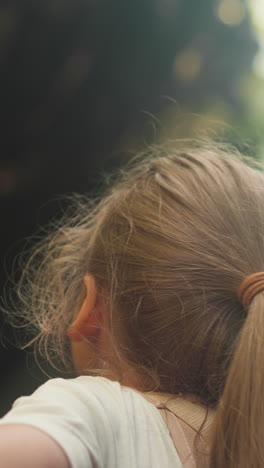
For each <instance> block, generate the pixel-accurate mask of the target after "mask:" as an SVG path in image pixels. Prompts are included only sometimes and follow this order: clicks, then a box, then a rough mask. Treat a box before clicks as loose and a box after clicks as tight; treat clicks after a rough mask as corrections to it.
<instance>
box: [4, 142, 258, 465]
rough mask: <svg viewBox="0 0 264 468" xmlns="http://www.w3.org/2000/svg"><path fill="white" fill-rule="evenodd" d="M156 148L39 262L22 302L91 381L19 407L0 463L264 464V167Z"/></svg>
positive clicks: (50, 241) (42, 339) (51, 343)
mask: <svg viewBox="0 0 264 468" xmlns="http://www.w3.org/2000/svg"><path fill="white" fill-rule="evenodd" d="M150 153H151V152H150ZM152 153H153V154H149V155H145V156H144V157H142V158H138V160H134V161H133V164H132V165H131V167H130V169H128V170H126V171H122V173H121V175H120V179H119V180H118V181H117V182H115V184H114V185H113V187H112V188H111V189H110V190H108V192H107V193H106V194H105V196H104V197H103V198H102V199H101V201H97V202H96V203H95V204H94V205H93V206H92V205H91V202H87V201H86V200H85V199H83V198H81V197H76V202H77V205H78V206H77V207H76V206H75V209H74V210H75V213H74V216H73V217H72V216H71V217H70V219H69V221H67V222H66V220H65V219H63V220H62V222H61V224H60V225H59V226H56V227H55V229H54V232H53V233H52V234H50V235H49V236H48V237H47V239H46V240H45V242H44V244H43V243H42V244H40V245H37V247H36V248H35V251H34V253H33V255H32V257H31V259H30V260H29V262H28V264H27V266H26V269H25V271H24V273H23V275H22V278H21V281H20V284H19V285H18V295H19V297H20V299H21V301H22V306H23V313H24V315H27V319H28V321H29V322H30V323H31V324H34V325H35V327H37V329H38V334H37V338H38V341H39V344H40V347H41V349H42V350H43V349H44V350H45V351H46V353H47V354H48V355H49V356H51V355H54V353H56V356H60V357H61V358H62V359H63V360H64V362H65V361H66V356H67V348H68V344H69V343H70V345H71V356H72V361H73V364H74V367H75V369H76V370H77V372H78V374H79V375H80V376H79V377H77V378H75V379H68V380H66V379H51V380H49V381H48V382H47V383H45V384H44V385H43V386H41V387H40V388H39V389H38V390H37V391H36V392H35V393H34V394H33V395H32V396H30V397H23V398H20V399H18V400H17V401H16V402H15V404H14V406H13V408H12V410H11V411H10V412H9V413H8V414H7V415H6V416H5V417H4V418H3V419H2V421H1V425H0V466H1V467H8V468H13V467H14V468H15V467H20V468H23V467H27V468H30V467H34V468H35V467H38V468H48V467H49V468H53V467H54V468H55V467H56V468H69V467H73V468H89V467H109V468H119V467H120V468H121V467H122V468H124V467H125V468H150V467H151V468H158V467H159V468H160V467H162V468H163V467H164V468H165V467H167V468H172V467H173V468H179V467H182V466H184V467H189V468H191V467H196V466H197V467H198V466H200V467H210V468H235V467H236V468H249V467H252V468H253V467H254V468H260V467H261V468H263V466H264V448H263V447H264V445H263V441H262V437H263V431H264V404H263V390H264V372H263V369H262V364H263V362H264V343H263V340H264V293H263V290H264V272H263V271H264V231H263V229H264V209H263V206H264V192H263V186H264V185H263V184H264V175H263V173H262V172H261V171H260V170H258V168H257V167H253V166H252V164H251V166H252V167H250V165H249V162H248V161H247V160H246V159H245V158H242V157H241V156H239V155H235V154H232V153H231V152H230V151H229V152H226V151H224V150H223V149H216V148H215V147H214V146H212V145H207V146H206V145H205V146H203V147H201V148H199V147H193V148H191V149H188V150H186V149H185V150H184V151H180V150H178V151H175V150H173V151H170V152H167V151H166V150H165V149H161V150H159V154H158V150H155V151H153V152H152Z"/></svg>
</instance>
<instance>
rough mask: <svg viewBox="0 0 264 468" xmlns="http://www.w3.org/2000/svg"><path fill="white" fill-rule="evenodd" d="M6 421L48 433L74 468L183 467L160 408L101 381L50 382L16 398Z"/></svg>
mask: <svg viewBox="0 0 264 468" xmlns="http://www.w3.org/2000/svg"><path fill="white" fill-rule="evenodd" d="M5 423H24V424H28V425H31V426H34V427H36V428H39V429H40V430H42V431H44V432H45V433H47V434H49V435H50V436H51V437H52V438H53V439H54V440H56V441H57V442H58V443H59V445H60V446H61V447H62V449H63V450H64V452H65V453H66V455H67V456H68V459H69V461H70V464H71V467H72V468H90V467H92V468H101V467H104V468H106V467H109V468H160V467H162V468H182V463H181V461H180V458H179V456H178V454H177V451H176V449H175V446H174V444H173V441H172V439H171V436H170V433H169V430H168V428H167V426H166V424H165V422H164V420H163V418H162V416H161V414H160V412H159V410H158V409H157V408H155V406H154V405H152V404H151V403H150V402H148V401H147V400H146V399H145V398H144V397H143V396H141V395H140V394H139V393H137V392H136V391H133V390H132V389H130V388H127V387H122V386H121V385H120V384H119V383H118V382H113V381H111V380H108V379H105V378H103V377H88V376H82V377H77V378H75V379H70V380H64V379H51V380H49V381H48V382H46V383H45V384H44V385H42V386H41V387H39V388H38V390H36V391H35V392H34V393H33V394H32V395H31V396H29V397H21V398H19V399H18V400H16V401H15V403H14V404H13V407H12V409H11V411H9V412H8V413H7V414H6V415H5V416H4V417H3V418H2V419H1V420H0V424H5Z"/></svg>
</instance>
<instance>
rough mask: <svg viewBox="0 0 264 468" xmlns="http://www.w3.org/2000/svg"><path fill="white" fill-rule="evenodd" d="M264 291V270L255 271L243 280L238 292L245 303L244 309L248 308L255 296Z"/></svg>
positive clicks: (239, 298) (240, 300) (240, 299)
mask: <svg viewBox="0 0 264 468" xmlns="http://www.w3.org/2000/svg"><path fill="white" fill-rule="evenodd" d="M261 291H264V272H263V271H260V272H259V273H253V274H252V275H249V276H247V277H246V278H245V279H244V281H242V283H241V285H240V287H239V289H238V292H237V296H238V300H239V302H240V303H241V304H242V305H243V307H244V309H248V308H249V306H250V303H251V301H252V299H254V297H255V296H256V295H257V294H258V293H260V292H261Z"/></svg>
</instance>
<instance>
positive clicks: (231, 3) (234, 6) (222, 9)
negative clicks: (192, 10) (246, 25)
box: [216, 0, 246, 26]
mask: <svg viewBox="0 0 264 468" xmlns="http://www.w3.org/2000/svg"><path fill="white" fill-rule="evenodd" d="M216 13H217V16H218V18H219V19H220V21H222V23H224V24H226V25H229V26H237V25H238V24H240V23H241V22H242V21H243V19H244V18H245V14H246V11H245V7H244V5H243V4H242V3H241V2H240V1H239V0H221V1H220V2H219V4H218V7H217V11H216Z"/></svg>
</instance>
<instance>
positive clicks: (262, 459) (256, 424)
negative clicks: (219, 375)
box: [209, 292, 264, 468]
mask: <svg viewBox="0 0 264 468" xmlns="http://www.w3.org/2000/svg"><path fill="white" fill-rule="evenodd" d="M263 367H264V292H261V293H259V294H258V295H257V296H255V298H254V299H253V300H252V302H251V304H250V306H249V309H248V315H247V318H246V321H245V324H244V325H243V327H242V331H241V333H240V336H239V337H238V343H237V347H236V351H235V354H234V357H233V360H232V363H231V366H230V370H229V374H228V377H227V380H226V385H225V388H224V392H223V395H222V398H221V399H220V402H219V406H218V410H217V413H216V418H215V423H214V429H213V439H212V448H211V458H210V465H209V466H210V468H238V467H239V468H251V467H252V468H263V467H264V443H263V436H264V369H263Z"/></svg>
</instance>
